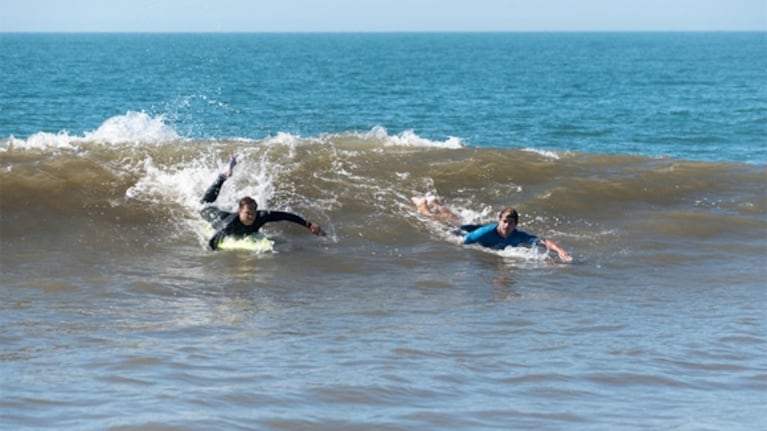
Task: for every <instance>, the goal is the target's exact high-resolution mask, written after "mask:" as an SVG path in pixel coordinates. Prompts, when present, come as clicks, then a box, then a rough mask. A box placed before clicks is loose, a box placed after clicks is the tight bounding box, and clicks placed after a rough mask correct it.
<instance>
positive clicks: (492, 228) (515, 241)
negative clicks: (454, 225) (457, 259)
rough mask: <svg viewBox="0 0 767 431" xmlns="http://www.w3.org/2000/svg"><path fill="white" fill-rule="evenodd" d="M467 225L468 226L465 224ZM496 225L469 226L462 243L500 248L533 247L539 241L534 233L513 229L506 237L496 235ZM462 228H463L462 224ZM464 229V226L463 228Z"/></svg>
mask: <svg viewBox="0 0 767 431" xmlns="http://www.w3.org/2000/svg"><path fill="white" fill-rule="evenodd" d="M466 227H469V226H466ZM497 227H498V223H492V224H489V225H485V226H480V227H476V226H470V228H474V229H473V230H472V231H471V232H469V233H468V234H467V235H466V236H465V237H464V238H463V243H464V244H474V243H477V244H479V245H482V246H484V247H489V248H494V249H496V250H502V249H504V248H506V247H517V246H520V245H521V246H525V247H533V246H536V245H538V243H539V242H540V239H539V238H538V237H537V236H535V235H530V234H529V233H527V232H524V231H521V230H517V229H514V230H513V231H511V234H510V235H509V236H507V237H506V238H503V237H501V236H500V235H498V231H497V230H496V228H497ZM462 228H464V227H463V226H462ZM464 229H465V228H464Z"/></svg>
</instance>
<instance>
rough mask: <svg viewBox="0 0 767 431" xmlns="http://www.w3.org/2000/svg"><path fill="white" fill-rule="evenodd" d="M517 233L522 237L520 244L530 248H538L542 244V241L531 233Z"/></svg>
mask: <svg viewBox="0 0 767 431" xmlns="http://www.w3.org/2000/svg"><path fill="white" fill-rule="evenodd" d="M517 233H518V234H519V235H520V238H519V243H520V244H524V245H526V246H528V247H536V246H538V245H539V244H540V243H541V239H540V238H538V237H537V236H535V235H530V234H529V233H527V232H523V231H517Z"/></svg>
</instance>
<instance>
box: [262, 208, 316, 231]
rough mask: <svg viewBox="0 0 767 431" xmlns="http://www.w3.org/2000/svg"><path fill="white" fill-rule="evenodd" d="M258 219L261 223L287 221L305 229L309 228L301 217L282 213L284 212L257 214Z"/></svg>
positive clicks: (307, 223)
mask: <svg viewBox="0 0 767 431" xmlns="http://www.w3.org/2000/svg"><path fill="white" fill-rule="evenodd" d="M258 218H260V219H261V220H262V223H270V222H274V221H289V222H293V223H296V224H300V225H301V226H303V227H306V228H308V227H309V222H308V221H306V220H305V219H304V218H303V217H301V216H298V215H296V214H293V213H288V212H284V211H263V212H259V215H258Z"/></svg>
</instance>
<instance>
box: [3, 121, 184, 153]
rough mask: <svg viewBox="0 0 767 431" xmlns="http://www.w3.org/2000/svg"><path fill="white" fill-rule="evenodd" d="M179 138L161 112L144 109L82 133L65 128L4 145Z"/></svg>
mask: <svg viewBox="0 0 767 431" xmlns="http://www.w3.org/2000/svg"><path fill="white" fill-rule="evenodd" d="M180 140H182V137H181V136H179V134H178V133H177V132H176V130H175V129H174V128H173V127H172V126H170V125H168V124H167V123H166V121H165V116H164V115H158V116H150V115H149V114H147V113H146V112H143V111H141V112H135V111H129V112H127V113H126V114H125V115H116V116H114V117H111V118H109V119H107V120H106V121H104V122H103V123H102V124H101V125H100V126H99V127H98V129H96V130H93V131H91V132H86V133H84V134H83V136H72V135H70V134H69V132H68V131H66V130H62V131H60V132H58V133H49V132H38V133H35V134H33V135H31V136H29V137H28V138H27V139H17V138H14V137H13V136H11V137H10V139H8V141H7V143H6V145H5V147H6V148H4V149H5V150H6V151H7V150H8V149H9V148H17V149H26V150H29V149H39V150H44V149H71V150H74V149H77V147H78V145H79V144H81V143H84V142H93V143H102V144H106V143H112V144H130V143H134V144H158V143H167V142H177V141H180Z"/></svg>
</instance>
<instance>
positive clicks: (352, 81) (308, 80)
mask: <svg viewBox="0 0 767 431" xmlns="http://www.w3.org/2000/svg"><path fill="white" fill-rule="evenodd" d="M0 63H2V64H3V68H4V73H3V74H2V76H1V77H0V89H1V90H0V91H2V98H1V100H0V138H8V137H10V136H13V137H16V138H22V139H23V138H26V137H28V136H30V135H33V134H35V133H38V132H47V133H60V132H62V131H66V132H67V133H69V134H72V135H78V136H79V135H82V134H83V133H85V132H88V131H93V130H96V129H97V128H98V127H99V126H100V125H101V124H102V123H103V122H104V121H105V120H107V119H108V118H111V117H113V116H117V115H124V114H126V113H127V112H146V113H147V114H149V115H151V116H153V117H156V116H162V118H163V121H165V122H166V123H168V124H169V125H170V126H172V127H173V128H174V129H175V130H176V132H177V133H178V134H180V135H181V136H182V137H184V138H191V139H225V138H248V139H260V138H263V137H266V136H270V135H275V134H277V133H280V132H284V133H290V134H294V135H300V136H304V137H311V136H319V135H322V134H328V133H342V132H348V131H368V130H371V129H373V128H374V127H376V126H383V127H384V128H385V129H386V130H388V131H389V132H391V133H401V132H402V131H413V132H415V133H416V134H417V135H418V136H421V137H423V138H426V139H432V140H445V139H447V138H448V137H456V138H459V139H461V140H462V141H463V143H464V144H465V145H467V146H475V147H499V148H536V149H542V150H557V151H577V152H590V153H606V154H641V155H646V156H650V157H671V158H679V159H692V160H706V161H738V162H749V163H759V164H761V163H765V162H767V145H765V144H766V143H767V142H766V141H767V138H766V137H767V35H766V34H764V33H490V34H451V33H447V34H204V35H200V34H167V35H165V34H2V35H0Z"/></svg>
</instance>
